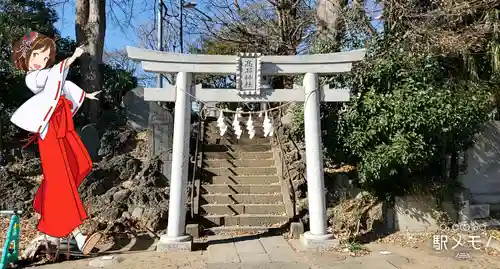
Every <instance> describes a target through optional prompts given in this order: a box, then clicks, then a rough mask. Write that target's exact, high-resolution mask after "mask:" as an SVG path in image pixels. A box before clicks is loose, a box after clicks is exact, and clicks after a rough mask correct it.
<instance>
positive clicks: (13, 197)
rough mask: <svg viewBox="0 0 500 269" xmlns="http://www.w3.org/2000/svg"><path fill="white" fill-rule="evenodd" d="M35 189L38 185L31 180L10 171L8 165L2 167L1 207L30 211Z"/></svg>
mask: <svg viewBox="0 0 500 269" xmlns="http://www.w3.org/2000/svg"><path fill="white" fill-rule="evenodd" d="M35 191H36V187H35V185H34V184H33V183H31V182H30V180H28V179H26V178H24V177H20V176H18V175H15V174H13V173H11V172H9V171H8V170H7V168H6V167H0V193H1V194H2V199H0V209H3V210H13V209H19V210H23V211H24V212H30V211H31V210H32V201H33V196H34V193H35Z"/></svg>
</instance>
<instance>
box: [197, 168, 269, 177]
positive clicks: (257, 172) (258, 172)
mask: <svg viewBox="0 0 500 269" xmlns="http://www.w3.org/2000/svg"><path fill="white" fill-rule="evenodd" d="M201 173H202V175H210V176H252V175H253V176H264V175H266V176H267V175H269V176H272V175H276V174H277V173H278V170H277V169H276V167H235V168H226V167H218V168H212V167H209V168H203V169H202V172H201Z"/></svg>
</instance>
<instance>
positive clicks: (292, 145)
mask: <svg viewBox="0 0 500 269" xmlns="http://www.w3.org/2000/svg"><path fill="white" fill-rule="evenodd" d="M294 107H295V106H294V105H291V106H290V107H289V109H287V110H286V111H284V112H283V116H282V117H279V118H277V119H276V118H275V121H274V125H275V126H274V127H275V135H276V136H277V137H276V139H274V143H275V146H276V147H280V146H281V147H282V153H283V156H284V167H283V177H284V179H285V180H290V182H291V185H292V192H293V196H294V197H293V200H295V201H296V202H295V212H296V214H298V215H301V214H303V211H304V210H307V202H306V197H307V182H306V179H305V168H306V163H305V143H304V141H303V140H299V139H296V138H294V137H293V136H292V135H290V130H291V128H292V124H293V109H294Z"/></svg>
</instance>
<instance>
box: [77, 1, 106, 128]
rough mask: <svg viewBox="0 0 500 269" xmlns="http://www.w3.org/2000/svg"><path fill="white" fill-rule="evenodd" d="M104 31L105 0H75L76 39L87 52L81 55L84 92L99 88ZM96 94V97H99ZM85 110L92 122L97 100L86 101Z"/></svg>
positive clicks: (96, 113) (97, 113)
mask: <svg viewBox="0 0 500 269" xmlns="http://www.w3.org/2000/svg"><path fill="white" fill-rule="evenodd" d="M105 32H106V1H105V0H76V41H77V43H78V45H82V44H83V45H85V47H86V51H87V53H86V54H84V55H82V57H81V59H80V61H81V72H82V84H81V86H82V87H83V88H84V90H85V91H86V92H95V91H98V90H100V89H101V82H102V76H101V71H100V65H101V64H102V55H103V51H104V36H105ZM99 96H100V95H98V96H97V97H99ZM86 103H87V104H86V106H85V110H86V111H85V112H86V113H87V115H88V116H89V117H90V119H91V120H92V122H96V121H97V119H98V117H99V112H100V111H99V107H100V106H99V102H97V101H91V102H86Z"/></svg>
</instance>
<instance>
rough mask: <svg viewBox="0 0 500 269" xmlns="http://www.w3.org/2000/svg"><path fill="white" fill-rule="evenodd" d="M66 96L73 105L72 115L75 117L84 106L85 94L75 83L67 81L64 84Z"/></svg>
mask: <svg viewBox="0 0 500 269" xmlns="http://www.w3.org/2000/svg"><path fill="white" fill-rule="evenodd" d="M64 94H65V96H66V98H68V99H69V100H70V101H71V103H73V107H72V108H71V113H72V114H73V115H75V113H76V112H77V111H78V109H79V108H80V107H81V106H82V104H83V100H84V99H85V92H84V91H83V90H82V88H80V87H78V86H77V85H76V84H75V83H73V82H71V81H69V80H66V82H64Z"/></svg>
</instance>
